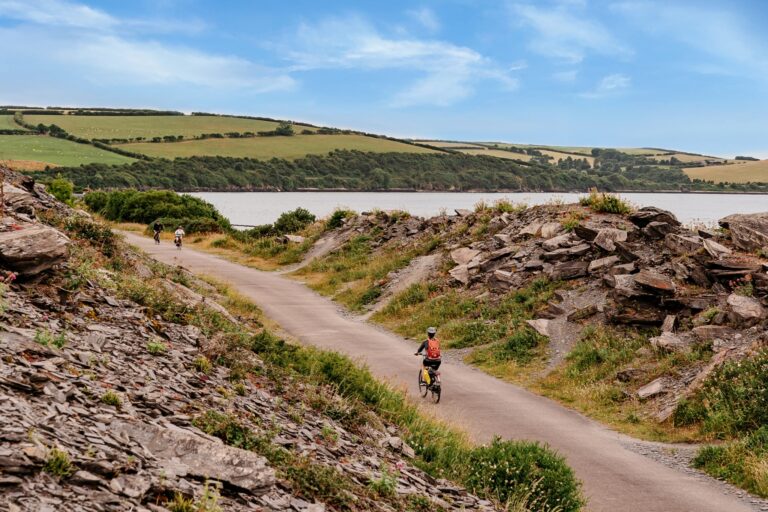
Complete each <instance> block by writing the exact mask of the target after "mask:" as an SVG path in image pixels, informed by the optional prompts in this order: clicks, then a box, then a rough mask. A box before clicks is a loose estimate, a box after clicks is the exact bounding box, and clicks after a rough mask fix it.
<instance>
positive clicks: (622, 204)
mask: <svg viewBox="0 0 768 512" xmlns="http://www.w3.org/2000/svg"><path fill="white" fill-rule="evenodd" d="M579 203H580V204H581V205H582V206H588V207H589V208H591V209H592V211H594V212H596V213H618V214H621V215H625V214H627V213H630V212H631V211H632V207H631V206H630V205H629V203H627V202H626V201H624V200H623V199H621V198H620V197H619V196H615V195H613V194H606V193H600V192H598V191H597V190H592V191H591V192H590V193H589V195H588V196H586V197H581V198H579Z"/></svg>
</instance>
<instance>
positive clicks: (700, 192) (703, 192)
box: [143, 188, 768, 196]
mask: <svg viewBox="0 0 768 512" xmlns="http://www.w3.org/2000/svg"><path fill="white" fill-rule="evenodd" d="M143 190H163V189H143ZM175 192H177V193H179V194H196V193H203V192H204V193H273V194H282V193H334V194H338V193H358V194H391V193H398V194H405V193H408V194H589V192H590V191H589V190H557V191H546V190H483V189H479V190H474V189H473V190H418V189H390V190H349V189H334V188H324V189H296V190H259V189H256V190H221V189H207V188H201V189H194V190H175ZM600 192H603V191H600ZM605 193H606V194H686V195H728V196H734V195H752V196H768V192H754V191H744V192H735V191H734V192H731V191H722V190H716V191H715V190H712V191H710V190H697V191H680V190H613V191H605Z"/></svg>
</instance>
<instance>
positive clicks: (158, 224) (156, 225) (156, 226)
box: [152, 221, 165, 244]
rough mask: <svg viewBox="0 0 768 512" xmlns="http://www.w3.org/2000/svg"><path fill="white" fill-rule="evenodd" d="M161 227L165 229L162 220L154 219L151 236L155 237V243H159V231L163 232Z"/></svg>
mask: <svg viewBox="0 0 768 512" xmlns="http://www.w3.org/2000/svg"><path fill="white" fill-rule="evenodd" d="M163 229H165V226H163V224H162V222H159V221H155V223H154V224H153V225H152V231H153V232H154V233H155V236H154V237H153V238H154V239H155V243H156V244H159V243H160V233H162V232H163Z"/></svg>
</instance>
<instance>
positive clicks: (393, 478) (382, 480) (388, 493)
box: [368, 465, 397, 498]
mask: <svg viewBox="0 0 768 512" xmlns="http://www.w3.org/2000/svg"><path fill="white" fill-rule="evenodd" d="M368 488H369V489H370V490H371V491H372V492H373V493H375V494H376V495H377V496H379V497H381V498H392V497H394V496H396V495H397V472H394V473H392V472H390V471H389V467H387V466H386V465H385V466H384V467H382V468H381V476H380V477H379V478H376V479H374V480H371V482H370V483H369V484H368Z"/></svg>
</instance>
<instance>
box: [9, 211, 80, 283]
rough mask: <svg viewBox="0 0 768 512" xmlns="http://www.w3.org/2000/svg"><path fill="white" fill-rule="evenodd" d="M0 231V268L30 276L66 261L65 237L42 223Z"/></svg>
mask: <svg viewBox="0 0 768 512" xmlns="http://www.w3.org/2000/svg"><path fill="white" fill-rule="evenodd" d="M17 227H18V228H19V229H16V228H14V229H12V230H11V231H4V232H0V266H4V267H5V268H7V269H9V270H12V271H14V272H17V273H18V274H19V275H20V276H27V277H29V276H34V275H37V274H39V273H41V272H44V271H46V270H48V269H50V268H52V267H53V266H55V265H58V264H60V263H63V262H64V261H65V260H66V259H67V255H68V249H67V248H68V246H69V243H70V241H69V238H67V237H66V236H65V235H64V234H62V233H61V232H59V231H58V230H56V229H54V228H52V227H49V226H46V225H44V224H33V223H27V222H20V223H18V224H17Z"/></svg>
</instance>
